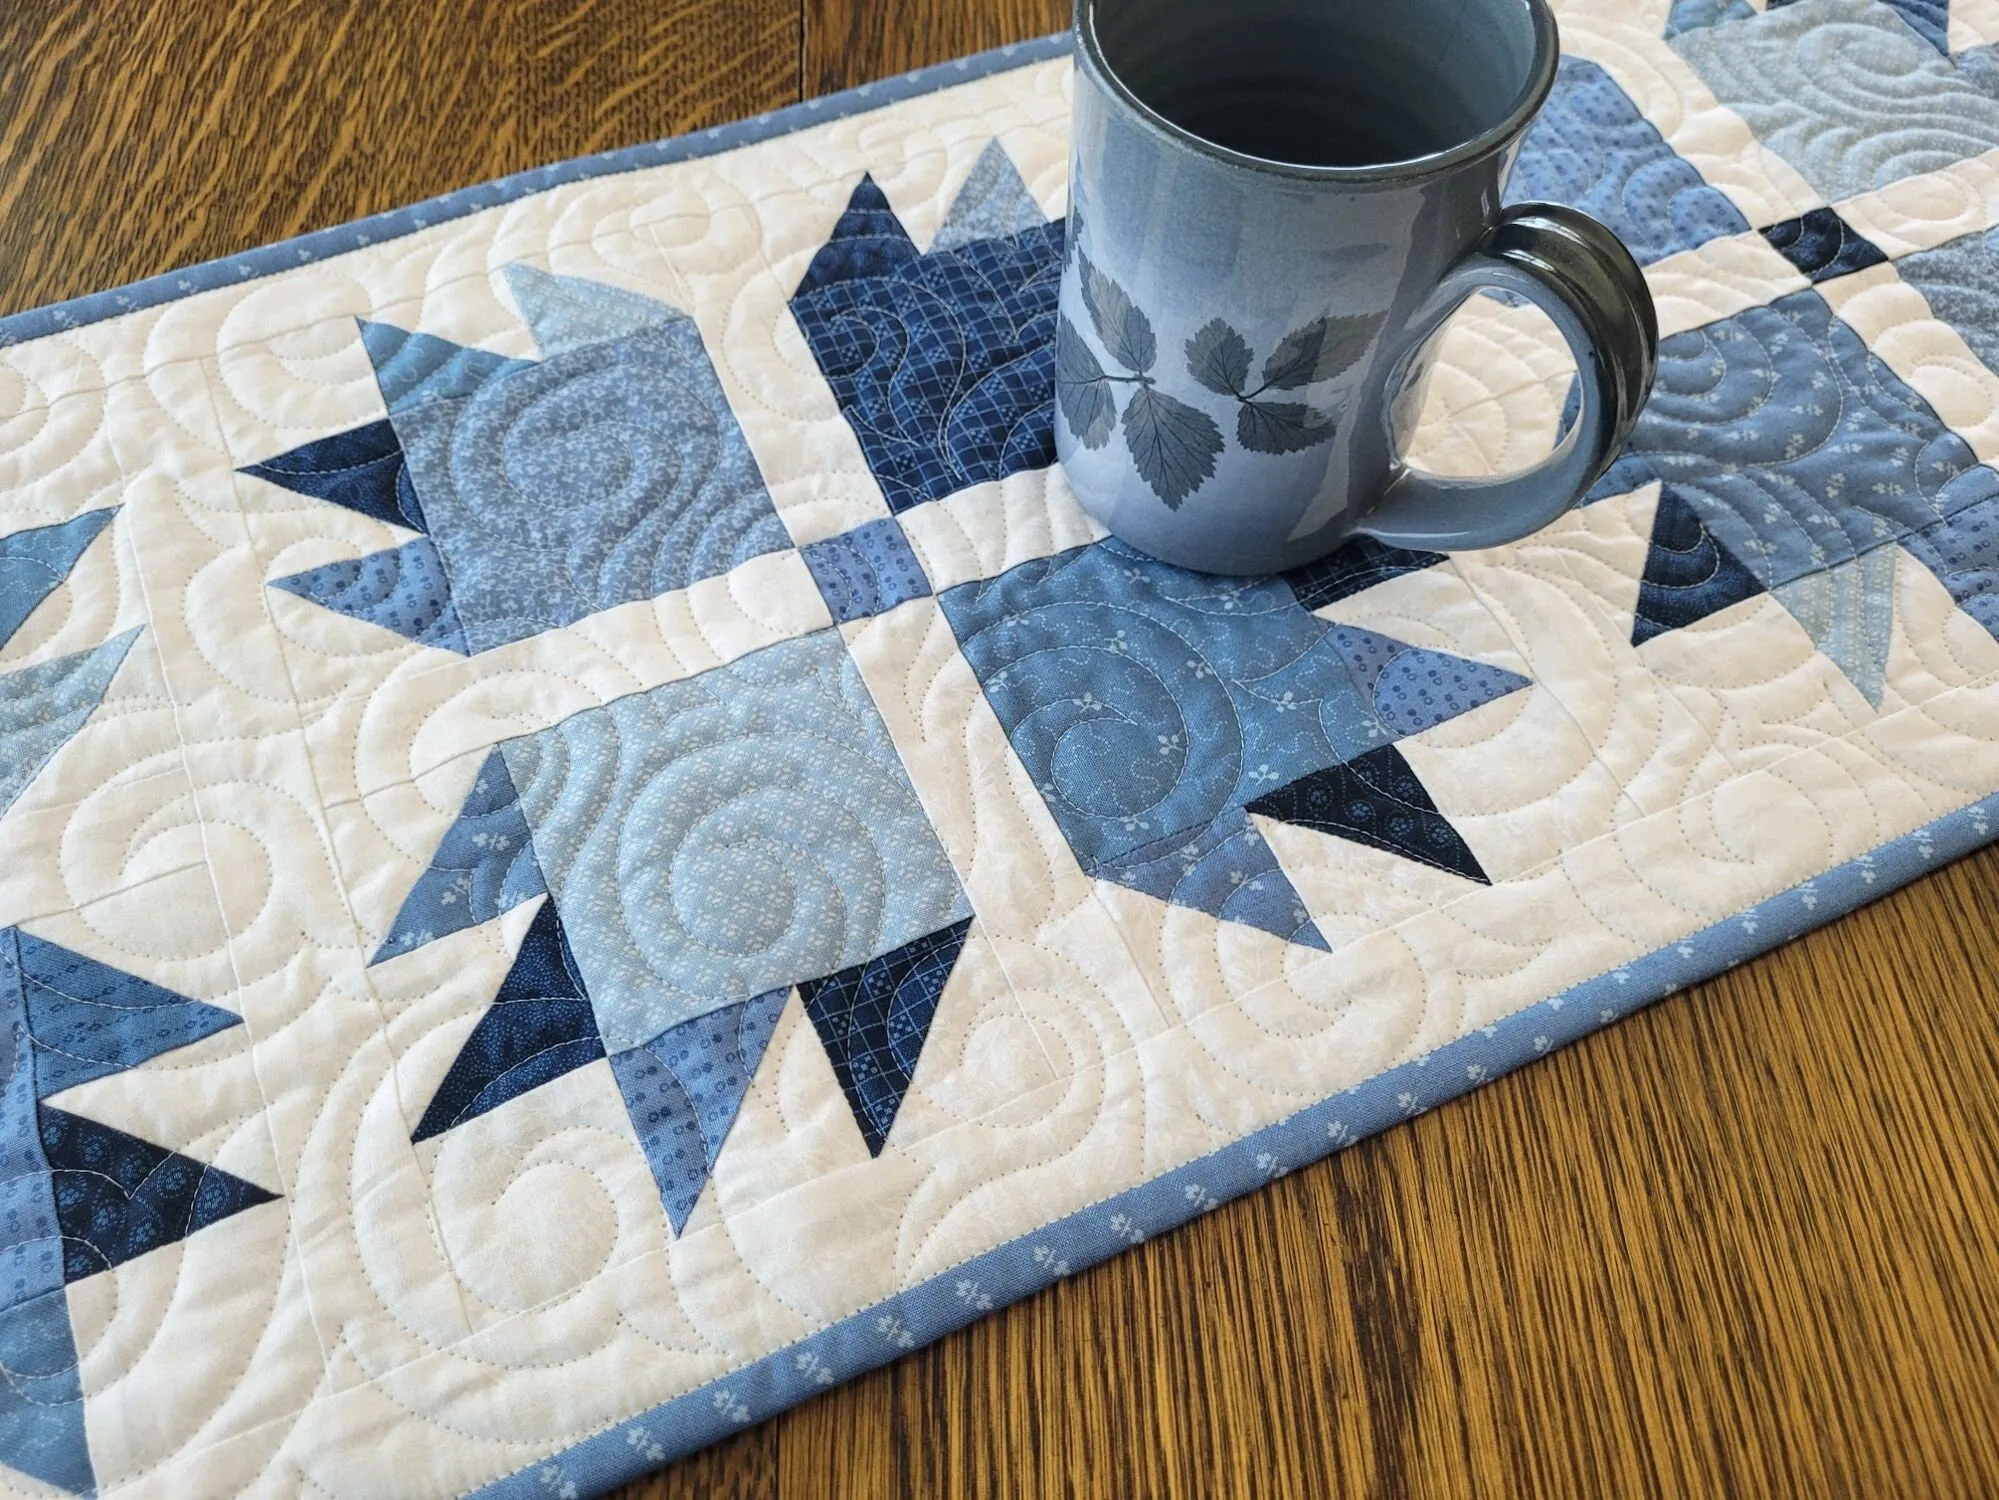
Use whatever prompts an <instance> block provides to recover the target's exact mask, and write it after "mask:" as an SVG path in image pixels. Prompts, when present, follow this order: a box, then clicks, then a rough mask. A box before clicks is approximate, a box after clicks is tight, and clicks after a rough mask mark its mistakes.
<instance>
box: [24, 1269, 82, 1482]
mask: <svg viewBox="0 0 1999 1500" xmlns="http://www.w3.org/2000/svg"><path fill="white" fill-rule="evenodd" d="M0 1372H4V1376H5V1378H4V1379H0V1454H5V1455H6V1458H5V1459H4V1463H5V1464H6V1466H7V1467H8V1468H11V1469H18V1470H19V1471H20V1472H21V1473H23V1474H28V1475H31V1476H33V1477H34V1478H36V1479H39V1480H41V1481H42V1482H43V1483H44V1484H52V1485H54V1486H55V1487H56V1488H57V1489H61V1490H67V1491H69V1493H70V1494H72V1495H94V1494H96V1493H97V1475H96V1473H95V1471H94V1470H93V1469H92V1468H91V1464H90V1447H89V1444H88V1443H87V1442H86V1441H85V1439H84V1432H83V1379H82V1376H81V1374H80V1373H79V1372H78V1370H77V1364H76V1335H75V1334H74V1333H73V1332H72V1331H71V1329H70V1321H69V1299H68V1294H67V1293H65V1292H64V1290H63V1289H62V1288H61V1287H59V1286H58V1287H56V1288H55V1289H54V1290H53V1291H49V1292H44V1293H42V1295H40V1296H39V1297H33V1298H30V1299H29V1300H28V1301H26V1302H21V1303H17V1304H16V1305H14V1306H13V1307H9V1308H7V1309H5V1310H4V1311H0Z"/></svg>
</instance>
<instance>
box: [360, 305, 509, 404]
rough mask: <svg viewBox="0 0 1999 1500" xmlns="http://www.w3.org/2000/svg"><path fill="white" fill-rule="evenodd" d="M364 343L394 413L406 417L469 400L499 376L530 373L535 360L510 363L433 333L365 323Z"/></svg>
mask: <svg viewBox="0 0 1999 1500" xmlns="http://www.w3.org/2000/svg"><path fill="white" fill-rule="evenodd" d="M361 343H362V344H363V346H364V347H366V349H367V351H368V360H369V362H370V363H371V364H373V365H374V367H375V384H376V385H378V386H380V387H381V389H382V399H383V400H384V401H386V402H387V403H388V406H389V410H390V412H392V413H394V412H400V411H408V410H409V409H410V408H411V407H413V406H421V405H423V403H424V402H426V401H443V400H447V399H449V398H451V397H454V396H469V395H471V394H472V393H473V392H475V391H477V390H478V389H479V387H480V386H482V385H484V384H485V383H486V382H487V381H489V380H491V379H493V378H494V377H495V376H497V375H505V374H507V373H509V372H510V371H513V370H526V369H529V368H531V367H532V366H533V363H534V362H533V361H532V360H525V359H509V358H507V356H505V355H504V354H494V353H493V352H492V351H491V350H488V349H468V348H466V347H465V346H464V345H463V344H454V343H452V342H451V340H450V339H441V338H439V337H437V336H436V335H435V334H430V333H411V332H409V331H408V330H407V329H402V328H397V327H396V326H395V325H394V324H392V323H370V322H368V321H367V320H366V319H365V318H364V319H362V320H361Z"/></svg>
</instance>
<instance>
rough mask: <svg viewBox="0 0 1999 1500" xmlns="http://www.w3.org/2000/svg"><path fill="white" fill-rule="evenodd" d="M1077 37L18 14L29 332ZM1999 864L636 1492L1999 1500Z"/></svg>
mask: <svg viewBox="0 0 1999 1500" xmlns="http://www.w3.org/2000/svg"><path fill="white" fill-rule="evenodd" d="M1065 19H1066V16H1065V12H1064V10H1063V8H1062V6H1061V4H1060V0H804V3H803V4H802V5H801V4H800V3H799V0H420V3H419V0H400V3H399V0H183V3H180V4H175V5H163V4H158V3H154V0H0V310H4V311H13V310H16V309H19V308H22V307H28V306H33V305H35V304H37V303H41V302H46V301H50V300H53V299H55V298H59V297H66V296H71V295H75V294H77V293H81V292H88V291H94V290H97V289H99V288H101V287H105V286H109V285H113V284H115V283H118V282H123V281H127V280H130V279H133V278H135V277H139V276H143V275H147V274H150V273H152V272H156V271H162V270H166V269H169V268H171V267H175V266H180V265H184V264H187V263H189V262H191V261H197V260H203V259H206V258H209V257H211V256H218V255H225V254H228V253H231V252H234V251H237V250H241V249H244V248H246V247H249V246H253V245H257V244H261V243H263V242H265V241H268V240H272V239H276V238H279V237H281V236H285V235H290V234H296V233H299V232H301V231H303V230H307V229H313V228H317V227H320V226H323V225H327V224H334V223H338V222H340V221H342V220H345V219H349V218H353V217H355V216H357V215H360V214H365V213H371V212H373V211H375V210H378V209H385V208H391V207H394V206H396V205H398V204H402V203H407V202H410V201H412V200H415V199H420V198H425V197H429V196H431V195H433V194H436V193H440V192H444V191H446V190H448V189H451V188H455V187H461V186H464V185H466V184H468V183H473V182H478V181H482V180H484V179H486V178H489V177H494V176H498V175H500V174H502V173H506V172H512V171H516V170H519V169H521V168H524V167H529V166H535V165H538V164H541V163H543V162H547V161H551V160H556V159H559V158H562V157H566V156H573V155H576V154H578V153H580V152H586V151H595V150H600V149H603V148H606V147H611V146H618V145H624V144H627V143H630V142H633V141H639V140H645V139H649V138H653V137H657V136H663V135H670V134H673V133H676V132H679V131H682V130H687V129H691V128H693V127H696V126H703V125H709V124H714V123H716V122H719V121H723V120H728V119H732V118H736V117H739V116H742V115H747V114H753V113H756V112H758V111H761V110H765V109H768V108H771V107H772V106H774V105H779V104H784V103H788V102H790V101H793V100H796V99H799V98H800V97H802V96H805V95H810V94H815V93H821V92H825V91H827V90H831V89H837V88H841V87H844V86H846V85H849V84H855V83H861V82H864V81H866V80H868V79H871V78H878V77H881V76H884V75H886V74H890V73H895V72H899V71H901V70H903V69H905V68H909V67H912V66H915V65H918V64H921V63H928V62H935V61H939V60H942V59H945V58H948V57H952V56H955V55H958V54H961V53H964V52H967V51H971V50H974V49H976V48H980V47H985V46H992V45H996V44H998V43H1001V42H1005V41H1009V40H1017V39H1020V38H1023V37H1027V36H1033V35H1038V34H1041V33H1044V32H1048V31H1051V30H1054V29H1055V28H1056V27H1058V26H1059V25H1061V24H1062V23H1063V22H1064V20H1065ZM1995 891H1999V854H1994V853H1990V852H1988V853H1986V854H1982V855H1979V856H1976V857H1974V858H1972V859H1970V860H1967V861H1965V862H1964V863H1962V864H1959V865H1957V866H1956V867H1954V868H1952V869H1949V870H1947V871H1944V872H1943V873H1941V874H1939V875H1936V876H1934V877H1932V878H1931V879H1929V880H1927V881H1925V882H1923V883H1922V884H1921V885H1919V886H1917V887H1915V888H1914V889H1911V890H1909V891H1906V892H1904V893H1902V894H1900V895H1898V896H1894V897H1892V898H1890V899H1888V900H1886V901H1883V902H1882V903H1880V904H1879V905H1877V906H1875V907H1873V908H1871V909H1869V910H1867V911H1865V912H1862V913H1860V914H1859V915H1857V916H1855V917H1852V918H1850V919H1848V920H1847V921H1845V922H1842V923H1840V924H1839V925H1837V926H1835V927H1833V928H1831V929H1829V930H1826V931H1822V932H1820V933H1818V934H1816V935H1814V936H1812V937H1810V938H1808V939H1806V940H1804V941H1802V942H1799V943H1795V944H1793V945H1792V946H1790V947H1789V948H1786V949H1784V950H1783V951H1781V952H1778V953H1775V954H1772V955H1770V956H1769V957H1767V958H1765V959H1763V960H1761V961H1760V962H1758V963H1755V964H1752V965H1750V966H1749V967H1747V968H1745V969H1742V970H1740V971H1738V972H1737V973H1735V974H1733V975H1730V976H1728V977H1727V978H1725V979H1723V980H1721V981H1718V982H1716V983H1714V984H1710V985H1707V986H1705V987H1704V988H1702V989H1699V990H1696V991H1694V992H1692V993H1689V994H1686V995H1682V996H1679V997H1677V998H1675V999H1673V1000H1671V1001H1669V1002H1667V1003H1666V1004H1664V1005H1662V1006H1659V1007H1656V1008H1655V1009H1653V1010H1652V1011H1650V1012H1648V1013H1646V1014H1643V1015H1640V1016H1637V1017H1634V1018H1632V1019H1630V1020H1628V1021H1626V1022H1624V1023H1623V1024H1621V1025H1619V1026H1616V1027H1614V1028H1612V1029H1611V1030H1609V1031H1607V1032H1605V1033H1602V1034H1599V1035H1597V1036H1595V1037H1592V1038H1591V1039H1590V1040H1588V1041H1586V1042H1584V1043H1582V1044H1581V1045H1579V1046H1576V1047H1572V1048H1569V1049H1568V1050H1566V1051H1564V1052H1562V1053H1560V1054H1558V1055H1556V1056H1554V1057H1552V1058H1550V1059H1548V1060H1547V1061H1544V1062H1541V1063H1538V1064H1536V1065H1535V1066H1533V1067H1532V1068H1529V1069H1527V1070H1526V1071H1525V1072H1523V1073H1520V1074H1517V1075H1515V1076H1514V1077H1512V1078H1510V1079H1508V1080H1506V1081H1504V1082H1502V1083H1500V1084H1498V1085H1496V1086H1494V1087H1491V1088H1488V1089H1485V1090H1483V1091H1481V1092H1480V1093H1478V1094H1477V1095H1475V1096H1473V1097H1471V1098H1469V1099H1467V1100H1464V1101H1461V1102H1459V1103H1457V1104H1455V1105H1452V1106H1450V1107H1448V1108H1445V1109H1441V1110H1438V1111H1436V1112H1435V1113H1433V1114H1431V1115H1428V1116H1426V1117H1424V1118H1423V1119H1421V1120H1418V1121H1416V1122H1415V1123H1414V1124H1411V1125H1408V1126H1405V1127H1403V1128H1401V1129H1398V1130H1394V1131H1391V1132H1390V1133H1389V1134H1388V1135H1386V1136H1384V1137H1381V1138H1378V1139H1376V1140H1373V1141H1370V1142H1367V1143H1366V1144H1364V1145H1361V1146H1359V1147H1357V1148H1355V1149H1353V1150H1350V1151H1347V1152H1345V1153H1344V1154H1342V1155H1340V1156H1339V1157H1337V1158H1335V1159H1334V1160H1333V1161H1331V1162H1329V1163H1326V1164H1323V1165H1321V1166H1318V1167H1315V1168H1312V1169H1310V1170H1307V1171H1303V1172H1300V1173H1298V1174H1296V1175H1294V1176H1292V1177H1290V1178H1287V1179H1286V1180H1284V1181H1283V1182H1280V1183H1278V1184H1276V1185H1275V1186H1273V1187H1271V1188H1268V1189H1266V1190H1265V1191H1263V1192H1261V1193H1259V1194H1257V1195H1256V1196H1255V1197H1253V1198H1251V1199H1249V1200H1247V1201H1244V1202H1240V1203H1237V1204H1234V1205H1232V1206H1231V1207H1229V1208H1227V1209H1224V1210H1222V1211H1221V1212H1218V1213H1215V1214H1213V1215H1210V1216H1209V1217H1206V1218H1204V1219H1202V1220H1200V1221H1199V1222H1198V1223H1196V1224H1194V1225H1191V1226H1189V1227H1188V1228H1186V1229H1184V1230H1182V1231H1180V1232H1179V1233H1177V1234H1174V1235H1171V1236H1169V1237H1167V1238H1165V1239H1162V1240H1158V1241H1155V1242H1152V1243H1149V1244H1147V1245H1145V1246H1144V1247H1142V1248H1141V1249H1138V1250H1135V1251H1133V1252H1131V1253H1129V1254H1127V1255H1124V1256H1122V1257H1120V1258H1119V1259H1118V1260H1117V1261H1116V1262H1114V1263H1113V1264H1111V1265H1109V1266H1106V1267H1103V1268H1101V1269H1099V1270H1097V1271H1094V1272H1091V1273H1089V1274H1087V1275H1083V1276H1080V1277H1078V1278H1076V1279H1075V1280H1074V1281H1072V1282H1069V1283H1067V1284H1064V1285H1062V1286H1059V1287H1057V1288H1055V1289H1053V1290H1051V1291H1049V1292H1046V1293H1044V1294H1042V1295H1041V1296H1039V1297H1036V1298H1034V1299H1033V1300H1032V1301H1030V1302H1027V1303H1025V1304H1023V1305H1021V1306H1019V1307H1015V1308H1013V1309H1010V1310H1008V1311H1005V1312H1002V1313H999V1314H997V1315H995V1316H993V1317H991V1318H988V1319H986V1320H985V1321H984V1322H982V1323H980V1324H978V1325H976V1326H975V1327H973V1328H971V1329H969V1330H968V1331H966V1332H964V1333H961V1334H958V1335H956V1336H955V1337H953V1338H950V1339H947V1340H945V1341H944V1342H943V1343H941V1344H938V1345H937V1346H935V1347H933V1348H930V1349H926V1350H923V1351H921V1352H919V1353H917V1354H914V1355H912V1356H910V1357H909V1358H907V1359H905V1360H903V1361H902V1362H901V1363H900V1364H898V1365H896V1366H894V1367H892V1368H890V1369H887V1370H884V1371H881V1372H878V1373H877V1374H875V1375H872V1376H869V1377H867V1378H865V1379H862V1380H858V1381H855V1382H853V1383H852V1384H849V1385H847V1386H844V1387H842V1388H840V1389H838V1390H835V1391H833V1392H831V1393H830V1394H828V1395H826V1396H823V1397H820V1398H819V1399H817V1400H815V1401H812V1402H810V1403H808V1404H807V1405H805V1406H803V1407H801V1408H799V1409H798V1410H796V1411H793V1412H791V1413H790V1414H789V1415H787V1416H784V1417H781V1418H779V1419H777V1420H776V1421H774V1422H771V1423H769V1424H767V1425H765V1426H763V1427H760V1428H757V1429H755V1430H753V1431H751V1432H747V1433H744V1434H743V1435H742V1436H740V1437H738V1438H736V1439H734V1440H732V1441H731V1442H728V1443H726V1444H724V1445H722V1446H721V1447H719V1448H716V1449H713V1450H711V1451H709V1452H707V1453H705V1454H702V1455H699V1456H697V1457H695V1458H693V1459H691V1460H689V1461H687V1462H685V1463H682V1464H680V1465H678V1466H677V1467H675V1468H674V1469H672V1470H669V1471H668V1472H666V1473H665V1474H662V1475H660V1476H659V1477H657V1478H656V1479H654V1480H652V1481H650V1482H648V1483H646V1484H643V1485H639V1486H635V1487H634V1488H633V1489H631V1490H630V1491H628V1492H627V1500H637V1497H639V1496H647V1497H656V1500H664V1497H668V1496H675V1497H678V1496H689V1497H693V1496H701V1497H706V1500H727V1497H735V1496H768V1495H781V1496H785V1497H817V1496H835V1495H851V1496H877V1495H890V1494H907V1495H918V1496H924V1497H946V1496H960V1495H962V1496H979V1497H983V1496H989V1495H993V1496H996V1495H1007V1496H1012V1495H1023V1496H1025V1495H1079V1496H1098V1495H1104V1496H1168V1495H1185V1496H1211V1495H1222V1494H1254V1495H1263V1494H1269V1495H1285V1496H1299V1497H1311V1500H1316V1497H1323V1496H1333V1495H1378V1496H1393V1497H1400V1496H1406V1495H1458V1494H1476V1495H1517V1494H1536V1495H1539V1494H1569V1495H1583V1496H1604V1497H1610V1496H1616V1497H1623V1496H1660V1497H1669V1496H1702V1495H1744V1496H1763V1495H1785V1496H1789V1495H1797V1496H1812V1497H1818V1496H1844V1495H1854V1496H1863V1495H1864V1496H1883V1495H1895V1496H1923V1495H1954V1496H1966V1497H1971V1496H1991V1495H1999V1207H1995V1204H1999V1145H1995V1143H1999V1040H1995V1038H1999V1016H1995V1010H1999V1006H1995V1000H1994V996H1995V994H1996V993H1999V983H1996V982H1995V978H1994V975H1995V971H1999V899H1995Z"/></svg>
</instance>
